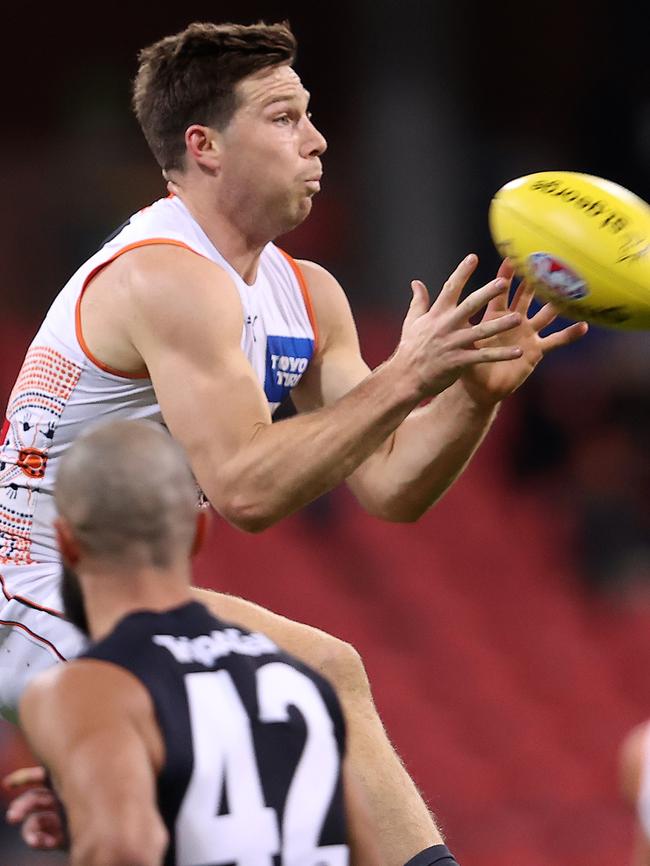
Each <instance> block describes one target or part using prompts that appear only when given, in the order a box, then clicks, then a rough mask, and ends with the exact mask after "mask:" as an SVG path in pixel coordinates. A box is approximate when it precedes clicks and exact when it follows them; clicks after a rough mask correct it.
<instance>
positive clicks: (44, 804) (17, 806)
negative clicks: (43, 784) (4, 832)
mask: <svg viewBox="0 0 650 866" xmlns="http://www.w3.org/2000/svg"><path fill="white" fill-rule="evenodd" d="M56 807H57V799H56V797H55V795H54V794H53V793H52V791H50V790H49V789H48V788H32V789H31V790H29V791H26V792H25V793H24V794H21V795H20V796H19V797H16V799H15V800H12V802H11V803H10V804H9V808H8V809H7V815H6V818H7V821H8V823H9V824H19V823H20V822H21V821H23V820H24V819H25V818H26V817H27V816H28V815H29V814H30V813H32V812H35V811H36V810H42V809H54V810H56Z"/></svg>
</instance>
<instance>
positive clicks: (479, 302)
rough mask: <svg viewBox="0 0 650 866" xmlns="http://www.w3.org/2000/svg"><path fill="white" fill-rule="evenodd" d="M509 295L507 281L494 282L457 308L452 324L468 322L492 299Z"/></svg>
mask: <svg viewBox="0 0 650 866" xmlns="http://www.w3.org/2000/svg"><path fill="white" fill-rule="evenodd" d="M507 293H508V281H507V280H504V279H503V278H502V277H499V278H498V279H496V280H492V281H491V282H489V283H487V284H486V285H484V286H482V287H481V288H480V289H477V290H476V291H475V292H472V293H471V295H468V296H467V297H466V298H465V300H464V301H462V302H461V303H460V304H459V305H458V306H457V307H456V310H455V312H454V314H453V317H451V319H450V320H451V321H452V322H460V321H462V322H466V321H467V320H468V319H470V318H471V317H472V316H473V315H474V314H475V313H478V311H479V310H482V309H483V307H485V306H486V305H487V304H489V302H490V301H491V300H492V298H496V297H497V295H499V294H505V295H507Z"/></svg>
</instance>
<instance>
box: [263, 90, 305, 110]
mask: <svg viewBox="0 0 650 866" xmlns="http://www.w3.org/2000/svg"><path fill="white" fill-rule="evenodd" d="M302 93H303V95H304V96H306V97H307V105H309V100H310V99H311V93H310V92H309V91H308V90H303V91H302ZM297 96H298V94H296V93H292V94H287V93H285V94H279V95H278V96H273V97H271V99H269V100H268V102H265V103H264V108H268V107H269V105H273V104H274V103H276V102H294V101H295V100H296V98H297Z"/></svg>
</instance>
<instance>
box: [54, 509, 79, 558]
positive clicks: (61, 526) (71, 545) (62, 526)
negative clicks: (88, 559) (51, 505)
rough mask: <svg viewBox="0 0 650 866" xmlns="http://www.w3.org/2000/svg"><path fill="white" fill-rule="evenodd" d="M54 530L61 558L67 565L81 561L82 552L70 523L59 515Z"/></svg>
mask: <svg viewBox="0 0 650 866" xmlns="http://www.w3.org/2000/svg"><path fill="white" fill-rule="evenodd" d="M54 531H55V533H56V543H57V547H58V548H59V551H60V553H61V558H62V559H63V561H64V562H65V564H66V565H70V566H73V567H74V566H75V565H76V564H77V563H78V562H79V559H80V556H81V554H80V551H79V544H78V542H77V540H76V538H75V537H74V533H73V532H72V528H71V526H70V524H69V523H68V522H67V521H66V520H65V519H64V518H63V517H57V518H55V520H54Z"/></svg>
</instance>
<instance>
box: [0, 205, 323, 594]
mask: <svg viewBox="0 0 650 866" xmlns="http://www.w3.org/2000/svg"><path fill="white" fill-rule="evenodd" d="M148 244H173V245H177V246H181V247H185V248H187V249H190V250H192V251H193V252H195V253H197V254H199V255H201V256H204V257H205V258H207V259H210V260H211V261H213V262H215V263H216V264H218V265H219V266H221V267H222V268H223V269H224V270H225V271H227V273H228V274H229V275H230V277H231V278H232V280H233V282H234V283H235V285H236V286H237V289H238V291H239V294H240V297H241V303H242V307H243V312H244V327H243V331H242V339H241V346H242V349H243V351H244V353H245V354H246V356H247V358H248V360H249V361H250V364H251V366H252V367H253V369H254V370H255V373H256V375H257V378H258V379H259V382H260V385H261V386H262V388H263V389H264V392H265V394H266V397H267V400H268V402H269V406H270V409H271V411H273V410H274V409H275V408H276V407H277V406H278V405H279V404H280V403H281V402H282V401H283V400H284V399H285V397H286V396H287V395H288V394H289V392H290V391H291V389H292V388H293V387H294V386H295V385H296V384H297V383H298V382H299V381H300V378H301V376H302V374H303V373H304V371H305V370H306V368H307V365H308V364H309V361H310V359H311V358H312V355H313V353H314V349H315V341H316V330H315V322H314V318H313V312H312V308H311V304H310V301H309V297H308V294H307V289H306V286H305V283H304V280H303V278H302V274H301V272H300V270H299V268H298V266H297V265H296V263H295V262H294V261H293V259H292V258H291V257H290V256H288V255H287V254H286V253H284V252H283V251H281V250H280V249H279V248H278V247H276V246H275V245H274V244H271V243H270V244H268V245H267V246H266V247H265V249H264V251H263V252H262V255H261V258H260V263H259V268H258V275H257V279H256V281H255V283H254V285H251V286H249V285H247V284H246V283H245V282H244V281H243V280H242V278H241V277H240V276H239V274H238V273H237V272H236V271H235V270H233V268H232V267H231V266H230V265H229V264H228V262H227V261H226V260H225V259H224V258H223V256H222V255H221V254H220V253H219V251H218V250H217V249H216V248H215V247H214V246H213V245H212V243H211V242H210V240H209V239H208V237H207V235H206V234H205V233H204V232H203V230H202V229H201V227H200V226H199V224H198V223H197V222H196V221H195V220H194V219H193V218H192V216H191V215H190V213H189V211H188V209H187V207H186V206H185V205H184V204H183V202H182V201H181V199H180V198H178V197H169V198H165V199H160V200H159V201H157V202H155V203H154V204H153V205H151V206H150V207H147V208H145V209H144V210H142V211H140V212H139V213H137V214H135V215H134V216H133V217H131V219H130V220H129V222H128V223H126V224H125V225H124V226H123V227H122V228H121V229H120V230H118V233H117V234H116V235H115V236H114V237H113V238H112V239H111V240H109V241H108V242H107V243H106V244H105V245H104V246H103V247H102V248H101V249H100V250H99V252H97V253H96V254H95V255H94V256H93V257H92V258H91V259H89V260H88V261H87V262H86V263H85V264H84V265H83V266H82V267H81V268H80V269H79V270H78V271H77V272H76V273H75V274H74V276H73V277H72V278H71V279H70V281H69V282H68V283H67V285H66V286H65V288H64V289H63V290H62V291H61V293H60V294H59V295H58V297H57V298H56V299H55V301H54V303H53V304H52V306H51V308H50V310H49V312H48V314H47V316H46V318H45V320H44V322H43V324H42V326H41V328H40V330H39V331H38V333H37V334H36V337H35V338H34V340H33V342H32V344H31V346H30V348H29V350H28V352H27V356H26V358H25V361H24V363H23V366H22V369H21V371H20V373H19V376H18V379H17V381H16V384H15V386H14V388H13V391H12V393H11V396H10V398H9V405H8V408H7V420H6V422H5V425H4V427H3V430H2V439H1V442H2V444H1V445H0V577H1V578H2V589H3V590H4V594H5V596H6V597H7V598H9V596H10V595H11V594H12V586H11V583H12V582H13V579H14V578H15V580H16V581H17V584H16V586H17V588H16V590H15V591H18V589H20V590H21V591H22V592H25V590H24V585H23V586H21V585H20V583H19V580H20V574H19V573H20V572H21V569H19V568H18V569H16V568H12V567H11V566H21V565H30V564H32V563H39V562H40V563H45V562H56V561H58V553H57V550H56V546H55V541H54V533H53V526H52V522H53V518H54V516H55V509H54V502H53V496H52V493H53V487H54V479H55V477H56V470H57V464H58V461H59V459H60V457H61V455H62V454H63V452H64V451H65V449H66V448H67V447H68V446H69V445H70V444H71V443H72V442H74V440H75V439H76V438H77V437H78V436H79V435H80V434H81V433H82V432H83V431H84V430H85V429H86V428H87V427H89V426H90V425H93V424H96V423H97V422H100V421H102V420H113V419H117V418H148V419H152V420H155V421H161V422H162V420H163V419H162V416H161V413H160V407H159V406H158V403H157V400H156V395H155V393H154V391H153V387H152V384H151V380H150V379H149V378H147V377H146V375H145V376H142V377H136V376H128V375H125V374H124V373H121V372H120V371H119V370H115V369H112V368H110V367H107V366H106V365H105V364H102V363H101V362H100V361H99V360H97V359H96V358H94V357H93V356H92V354H91V352H90V350H89V349H88V347H87V346H86V343H85V341H84V338H83V333H82V330H81V320H80V314H79V306H80V299H81V296H82V295H83V292H84V290H85V288H86V286H87V285H88V284H89V282H90V280H91V279H92V278H93V277H94V276H95V275H96V274H97V273H98V271H100V270H101V269H102V268H103V267H105V266H106V265H107V264H109V263H110V262H111V261H113V260H114V259H115V258H117V257H118V256H120V255H122V254H123V253H125V252H128V251H129V250H131V249H133V248H135V247H138V246H144V245H148ZM186 291H187V292H191V287H188V288H187V290H186ZM3 566H4V567H3ZM26 576H27V573H25V577H26ZM25 594H27V593H25Z"/></svg>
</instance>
